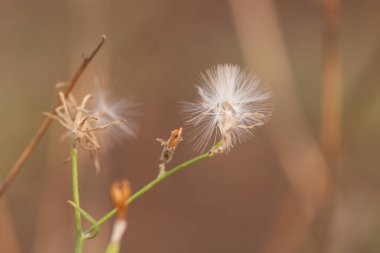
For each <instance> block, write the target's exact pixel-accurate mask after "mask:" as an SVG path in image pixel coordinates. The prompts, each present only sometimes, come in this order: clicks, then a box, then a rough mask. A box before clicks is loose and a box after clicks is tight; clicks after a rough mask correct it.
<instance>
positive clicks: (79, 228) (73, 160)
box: [71, 141, 83, 253]
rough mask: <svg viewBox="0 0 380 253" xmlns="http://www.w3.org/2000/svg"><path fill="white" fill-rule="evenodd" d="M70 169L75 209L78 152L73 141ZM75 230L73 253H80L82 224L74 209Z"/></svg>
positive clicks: (77, 197)
mask: <svg viewBox="0 0 380 253" xmlns="http://www.w3.org/2000/svg"><path fill="white" fill-rule="evenodd" d="M71 168H72V177H73V178H72V180H73V200H74V203H75V205H76V206H77V207H80V202H79V183H78V151H77V148H76V146H75V141H74V143H73V146H72V148H71ZM75 229H76V246H75V253H81V252H82V249H83V238H82V224H81V214H80V212H79V211H78V210H77V209H75Z"/></svg>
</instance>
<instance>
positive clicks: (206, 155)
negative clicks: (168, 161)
mask: <svg viewBox="0 0 380 253" xmlns="http://www.w3.org/2000/svg"><path fill="white" fill-rule="evenodd" d="M221 145H222V141H221V142H219V143H218V144H216V145H215V146H214V147H213V148H212V150H216V149H217V148H218V147H220V146H221ZM209 157H212V154H210V152H207V153H204V154H202V155H199V156H197V157H194V158H193V159H190V160H188V161H186V162H184V163H182V164H180V165H178V166H177V167H174V168H173V169H171V170H169V171H167V172H166V173H164V174H162V175H161V176H159V177H157V178H155V179H154V180H152V181H151V182H150V183H148V184H147V185H145V186H144V187H143V188H141V189H140V190H139V191H138V192H136V193H134V194H133V195H132V196H131V197H130V198H129V199H128V201H127V203H126V205H129V204H131V203H132V202H133V201H135V200H136V199H138V198H139V197H140V196H141V195H143V194H144V193H146V192H147V191H149V190H150V189H152V188H153V187H154V186H155V185H157V184H158V183H160V182H162V181H163V180H165V179H167V178H168V177H170V176H171V175H173V174H174V173H176V172H178V171H180V170H182V169H183V168H186V167H188V166H190V165H192V164H194V163H197V162H199V161H202V160H204V159H206V158H209ZM116 213H117V210H116V208H114V209H113V210H111V211H110V212H109V213H107V214H106V215H104V216H103V217H102V218H100V219H99V220H98V222H97V223H96V225H97V226H100V225H102V224H103V223H104V222H106V221H108V220H109V219H110V218H112V217H113V216H115V215H116ZM95 229H96V226H95V225H94V226H91V227H90V228H89V229H88V230H87V231H86V233H85V234H89V233H92V231H94V230H95Z"/></svg>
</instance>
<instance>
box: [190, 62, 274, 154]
mask: <svg viewBox="0 0 380 253" xmlns="http://www.w3.org/2000/svg"><path fill="white" fill-rule="evenodd" d="M197 89H198V94H199V97H198V98H197V99H196V101H195V102H185V103H184V113H185V116H186V119H187V121H186V122H187V124H189V125H191V126H192V127H193V130H192V134H191V135H192V137H191V140H192V141H194V142H195V149H196V150H202V151H203V150H204V149H205V148H206V147H209V145H210V144H215V143H216V142H217V141H219V140H220V139H222V140H223V141H224V144H223V149H224V151H229V150H230V149H231V148H232V147H233V146H234V145H235V144H237V143H241V142H244V141H247V140H249V139H250V138H251V137H253V134H254V130H255V128H256V127H258V126H261V125H263V124H264V123H265V122H266V121H267V120H268V119H269V117H270V116H271V114H272V112H273V108H274V106H273V99H272V93H271V91H270V90H269V89H268V88H267V87H265V86H264V85H262V84H261V83H260V81H259V80H258V79H257V78H256V77H255V76H254V75H252V74H251V73H250V72H248V71H245V70H242V69H241V68H240V67H239V66H236V65H230V64H224V65H217V66H215V67H213V68H211V69H209V70H207V71H206V72H205V73H203V74H201V83H200V84H199V85H197Z"/></svg>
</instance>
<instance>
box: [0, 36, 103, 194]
mask: <svg viewBox="0 0 380 253" xmlns="http://www.w3.org/2000/svg"><path fill="white" fill-rule="evenodd" d="M106 38H107V37H106V35H103V36H102V40H101V41H100V43H99V44H98V45H97V46H96V48H95V49H94V50H93V51H92V53H91V54H90V56H89V57H84V59H83V62H82V64H81V65H80V66H79V68H78V70H77V71H76V72H75V74H74V76H73V78H72V79H71V82H70V85H69V87H68V88H67V90H66V91H65V98H66V97H67V96H68V95H69V94H70V93H71V91H72V90H73V89H74V87H75V85H76V84H77V83H78V80H79V78H80V77H81V75H82V74H83V72H84V70H85V69H86V68H87V65H88V64H89V63H90V62H91V61H92V59H93V58H94V57H95V55H96V54H97V53H98V51H99V50H100V48H101V47H102V46H103V44H104V42H105V41H106ZM60 105H61V102H58V104H57V105H56V106H55V107H54V109H53V110H52V111H51V114H52V115H55V114H56V112H55V108H57V107H58V106H60ZM52 120H53V118H52V117H46V119H45V120H44V121H43V122H42V124H41V126H40V128H39V129H38V130H37V132H36V134H35V135H34V136H33V138H32V139H31V140H30V142H29V143H28V145H27V146H26V147H25V149H24V151H23V152H22V153H21V155H20V156H19V158H18V159H17V161H16V163H15V164H14V165H13V167H12V168H11V170H10V171H9V173H8V175H7V176H6V177H5V179H4V181H3V183H2V185H1V186H0V198H1V196H3V194H4V193H5V191H6V190H7V189H8V188H9V186H10V185H11V183H12V182H13V180H14V179H15V178H16V176H17V175H18V173H19V172H20V171H21V169H22V168H23V166H24V164H25V162H26V161H27V160H28V158H29V157H30V155H31V154H32V153H33V150H34V149H35V148H36V146H37V145H38V143H39V142H40V140H41V138H42V137H43V136H44V134H45V133H46V131H47V129H48V128H49V126H50V124H51V122H52Z"/></svg>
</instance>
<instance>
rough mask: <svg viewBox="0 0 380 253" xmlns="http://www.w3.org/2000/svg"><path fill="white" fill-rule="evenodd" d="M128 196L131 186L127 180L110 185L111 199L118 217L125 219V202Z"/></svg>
mask: <svg viewBox="0 0 380 253" xmlns="http://www.w3.org/2000/svg"><path fill="white" fill-rule="evenodd" d="M130 195H131V186H130V184H129V181H128V180H126V179H123V180H121V181H116V182H114V183H113V184H112V187H111V197H112V201H113V203H114V205H115V207H116V209H117V213H118V215H119V217H125V215H126V212H127V201H128V198H129V196H130Z"/></svg>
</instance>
